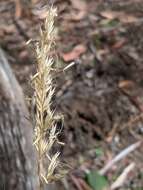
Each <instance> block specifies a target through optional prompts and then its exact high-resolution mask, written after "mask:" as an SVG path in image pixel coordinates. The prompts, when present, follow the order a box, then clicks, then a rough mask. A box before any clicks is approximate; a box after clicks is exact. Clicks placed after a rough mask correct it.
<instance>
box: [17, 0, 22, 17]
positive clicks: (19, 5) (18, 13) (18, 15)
mask: <svg viewBox="0 0 143 190" xmlns="http://www.w3.org/2000/svg"><path fill="white" fill-rule="evenodd" d="M21 14H22V7H21V1H20V0H15V17H16V18H17V19H18V18H20V17H21Z"/></svg>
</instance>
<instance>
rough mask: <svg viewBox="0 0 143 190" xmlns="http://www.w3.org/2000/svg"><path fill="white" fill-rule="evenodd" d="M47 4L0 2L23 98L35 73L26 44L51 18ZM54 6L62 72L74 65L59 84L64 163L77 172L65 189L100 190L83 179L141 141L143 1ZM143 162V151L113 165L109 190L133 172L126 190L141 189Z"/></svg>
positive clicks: (1, 36)
mask: <svg viewBox="0 0 143 190" xmlns="http://www.w3.org/2000/svg"><path fill="white" fill-rule="evenodd" d="M24 2H25V1H24ZM27 2H28V1H27ZM42 2H43V5H44V1H40V3H37V4H34V3H33V5H31V4H28V3H27V4H25V3H22V4H19V3H18V1H12V0H7V1H4V0H1V1H0V44H1V47H2V48H3V49H4V50H5V52H6V54H7V57H8V60H9V62H10V64H11V67H12V68H13V70H14V72H15V74H16V76H17V79H18V80H19V82H20V84H21V86H22V87H23V90H24V93H25V96H30V95H31V92H32V90H31V87H30V82H29V81H30V76H31V75H32V73H33V72H34V70H35V65H34V62H35V59H34V53H32V52H33V50H32V48H30V47H28V46H27V45H26V41H28V40H29V39H31V38H32V39H36V38H37V37H38V33H39V26H40V25H41V24H42V22H43V19H44V18H45V15H46V9H40V7H41V6H42ZM55 5H56V6H57V7H58V14H59V16H58V18H57V28H58V37H57V48H56V53H57V55H58V57H59V58H58V60H57V62H56V64H58V66H59V67H66V66H68V64H71V63H72V62H74V63H75V64H74V65H73V67H71V68H70V69H69V70H67V71H65V72H64V73H61V75H60V76H59V77H57V86H58V87H57V93H56V101H57V109H58V110H59V111H60V112H62V113H63V114H64V116H65V123H64V125H65V126H64V132H63V135H62V137H61V138H62V139H64V141H65V142H66V146H65V147H64V148H63V150H62V151H63V155H62V157H63V158H64V160H65V161H66V162H68V163H69V164H70V166H71V168H72V169H71V172H70V173H69V175H68V176H67V178H65V180H63V181H62V182H61V183H62V186H61V189H71V190H72V189H77V190H89V189H91V187H92V188H93V189H95V190H96V189H97V190H98V189H99V190H102V189H101V188H98V187H96V184H93V183H94V182H93V181H92V180H89V181H88V182H87V181H86V179H85V176H87V175H89V174H91V176H90V177H91V178H92V177H93V176H92V175H94V172H93V171H100V172H101V169H102V168H103V167H104V166H105V165H106V164H107V163H108V162H109V161H110V160H111V159H112V158H114V157H115V156H116V155H118V154H119V153H120V152H122V151H123V149H125V148H127V147H129V146H130V145H131V144H134V143H136V142H140V141H142V136H143V37H142V35H143V1H142V0H127V1H123V0H107V1H105V0H97V1H95V0H90V1H88V0H86V1H84V0H56V1H55ZM126 150H127V149H126ZM142 154H143V147H142V146H138V148H136V150H134V151H132V152H131V153H127V155H126V156H125V157H124V158H122V159H121V160H119V161H118V162H117V163H116V164H114V165H113V166H112V167H111V168H110V169H109V170H108V171H107V172H106V173H105V177H106V178H107V181H108V183H109V184H110V185H109V186H110V187H111V184H113V183H114V182H115V181H116V180H117V179H118V177H119V175H120V174H123V171H124V172H125V170H124V169H125V168H126V167H127V166H128V165H131V164H132V166H133V165H134V167H133V168H132V170H130V172H128V174H127V178H125V176H124V179H123V181H122V183H121V184H122V187H121V188H120V189H124V190H127V189H134V190H137V189H138V190H139V189H140V190H141V189H143V157H142ZM102 180H103V179H101V181H102ZM116 182H117V181H116ZM90 186H91V187H90ZM112 187H113V186H112Z"/></svg>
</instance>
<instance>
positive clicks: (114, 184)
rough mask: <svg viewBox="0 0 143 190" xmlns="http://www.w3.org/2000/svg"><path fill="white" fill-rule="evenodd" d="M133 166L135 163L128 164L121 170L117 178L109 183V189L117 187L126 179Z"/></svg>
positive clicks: (112, 189)
mask: <svg viewBox="0 0 143 190" xmlns="http://www.w3.org/2000/svg"><path fill="white" fill-rule="evenodd" d="M134 168H135V163H131V164H129V165H128V166H127V167H126V168H125V169H124V171H123V173H122V174H121V175H120V176H119V177H118V178H117V180H116V181H115V182H114V183H113V184H112V185H111V190H114V189H116V188H119V187H121V186H122V185H123V183H124V182H125V181H126V179H127V177H128V174H129V173H130V171H131V170H133V169H134Z"/></svg>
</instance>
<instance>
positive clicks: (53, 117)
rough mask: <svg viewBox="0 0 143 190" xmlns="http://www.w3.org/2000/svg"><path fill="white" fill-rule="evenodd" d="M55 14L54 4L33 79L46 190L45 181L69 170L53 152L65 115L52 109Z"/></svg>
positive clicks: (41, 180)
mask: <svg viewBox="0 0 143 190" xmlns="http://www.w3.org/2000/svg"><path fill="white" fill-rule="evenodd" d="M55 16H57V11H56V9H55V8H53V7H52V8H50V9H49V10H48V12H47V17H46V20H45V23H44V26H43V27H42V29H40V39H39V40H38V41H37V42H36V45H35V52H36V58H37V65H36V66H37V72H36V74H35V75H34V76H33V78H32V84H33V88H34V100H35V104H36V114H35V123H36V124H35V131H34V132H35V138H34V145H35V147H36V150H37V153H38V176H39V184H40V185H39V190H43V185H44V182H46V183H50V182H53V181H55V180H58V179H60V178H62V177H63V176H64V175H65V173H66V170H64V169H63V168H62V165H61V163H60V161H59V156H60V152H59V151H57V152H56V153H54V154H52V153H53V151H52V148H53V146H55V144H62V143H61V142H59V141H58V135H59V133H60V131H58V129H57V122H58V121H59V120H62V116H60V115H59V114H56V113H55V111H54V110H52V108H51V107H52V104H53V102H52V101H53V96H54V93H55V85H54V82H53V72H54V71H55V67H54V59H53V57H52V56H51V51H53V48H54V45H55V36H56V30H55V28H54V19H55Z"/></svg>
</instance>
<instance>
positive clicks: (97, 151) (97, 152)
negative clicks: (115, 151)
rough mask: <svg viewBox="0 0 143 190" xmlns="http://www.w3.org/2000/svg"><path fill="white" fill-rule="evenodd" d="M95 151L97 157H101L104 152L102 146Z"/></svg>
mask: <svg viewBox="0 0 143 190" xmlns="http://www.w3.org/2000/svg"><path fill="white" fill-rule="evenodd" d="M95 153H96V156H97V157H100V156H102V155H103V154H104V152H103V150H102V148H96V149H95Z"/></svg>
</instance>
